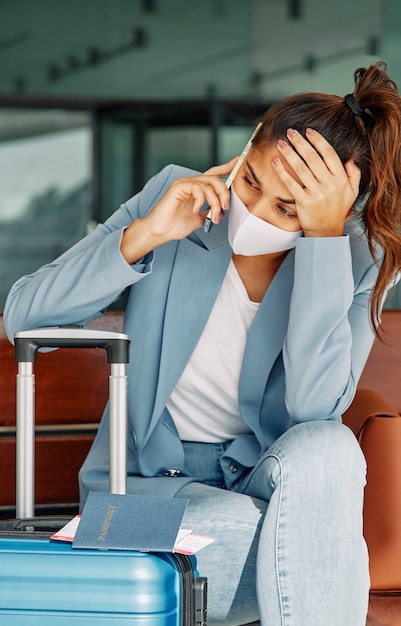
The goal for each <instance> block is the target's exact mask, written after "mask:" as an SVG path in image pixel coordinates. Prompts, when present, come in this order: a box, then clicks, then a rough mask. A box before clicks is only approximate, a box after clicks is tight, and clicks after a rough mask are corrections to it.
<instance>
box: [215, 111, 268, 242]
mask: <svg viewBox="0 0 401 626" xmlns="http://www.w3.org/2000/svg"><path fill="white" fill-rule="evenodd" d="M261 126H262V122H259V124H258V125H257V126H256V128H255V130H254V131H253V133H252V135H251V137H250V139H249V141H248V143H247V144H246V146H245V148H244V149H243V151H242V152H241V154H240V157H239V159H238V161H237V162H236V164H235V165H234V167H233V169H232V171H231V173H230V175H229V176H228V178H227V180H226V185H227V188H228V189H230V187H231V185H232V184H233V180H234V178H235V177H236V175H237V172H238V170H239V168H240V167H241V165H242V164H243V162H244V161H245V159H246V157H247V156H248V153H249V152H250V150H251V148H252V141H253V138H254V137H255V135H256V133H257V132H258V130H259V128H260V127H261ZM212 226H213V222H212V212H211V210H209V212H208V214H207V216H206V219H205V223H204V225H203V230H204V232H205V233H208V232H209V231H210V229H211V227H212Z"/></svg>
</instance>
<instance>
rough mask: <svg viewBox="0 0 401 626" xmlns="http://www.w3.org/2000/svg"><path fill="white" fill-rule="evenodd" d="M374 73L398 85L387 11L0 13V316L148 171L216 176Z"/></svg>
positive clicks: (353, 3) (116, 1) (399, 61)
mask: <svg viewBox="0 0 401 626" xmlns="http://www.w3.org/2000/svg"><path fill="white" fill-rule="evenodd" d="M378 60H384V61H385V62H386V63H387V64H388V71H389V74H390V76H391V77H392V78H393V79H394V80H395V81H396V82H398V83H399V84H400V86H401V3H400V1H399V0H363V1H362V0H202V1H200V2H199V1H198V2H195V1H193V0H79V1H78V0H34V1H32V0H13V1H11V0H0V311H2V309H3V306H4V300H5V297H6V294H7V293H8V290H9V288H10V287H11V285H12V283H13V282H14V281H15V280H16V279H17V278H19V277H20V276H21V275H23V274H27V273H30V272H32V271H34V270H35V269H37V268H38V267H39V266H40V265H42V264H43V263H46V262H48V261H50V260H52V259H54V258H55V257H56V256H57V255H58V254H61V253H62V252H63V251H64V250H65V249H67V248H69V247H70V246H71V245H72V244H73V243H74V242H75V241H77V240H79V239H81V238H82V237H83V236H84V235H85V234H86V233H88V232H89V231H90V230H91V229H92V228H93V226H94V225H95V224H96V223H98V222H99V221H104V220H105V219H106V218H107V217H108V216H109V215H110V214H111V213H112V212H114V211H115V209H116V208H118V206H119V205H120V204H121V202H123V201H124V200H126V199H127V198H129V197H130V196H131V195H133V194H134V193H135V192H136V191H138V190H139V189H140V188H141V187H142V186H143V184H144V182H145V181H146V180H147V179H148V178H149V177H150V176H152V175H153V174H155V173H156V172H157V171H158V170H159V169H160V168H162V167H163V166H164V165H166V164H168V163H171V162H175V163H179V164H181V165H187V166H190V167H194V168H197V169H201V170H202V169H206V168H207V167H209V166H210V165H212V164H215V163H219V162H223V161H224V160H227V159H229V158H231V157H232V156H234V155H235V154H237V153H239V152H240V151H241V150H242V148H243V146H244V144H245V143H246V141H247V139H248V137H249V133H250V131H251V129H252V128H253V126H254V124H255V121H256V120H257V118H258V116H259V115H260V114H261V113H262V112H263V111H264V110H265V109H266V108H267V107H268V106H269V105H271V104H272V103H274V102H275V101H277V100H278V99H281V98H282V97H285V96H287V95H290V94H292V93H295V92H299V91H325V92H328V93H335V94H338V95H345V94H346V93H349V92H352V91H353V86H354V80H353V72H354V71H355V69H356V68H358V67H366V66H367V65H370V64H371V63H375V62H377V61H378ZM399 304H400V308H401V298H399V297H398V296H397V293H396V294H395V295H394V296H393V297H392V298H391V300H390V299H389V300H388V303H387V307H388V308H398V305H399Z"/></svg>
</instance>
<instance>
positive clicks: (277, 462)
mask: <svg viewBox="0 0 401 626" xmlns="http://www.w3.org/2000/svg"><path fill="white" fill-rule="evenodd" d="M184 448H185V452H186V461H187V466H188V467H190V468H191V474H192V475H193V476H199V475H202V476H204V477H205V480H206V481H207V482H208V483H209V484H202V483H198V482H195V483H192V484H190V485H187V486H186V487H184V488H182V489H181V490H180V491H179V493H178V494H177V495H178V497H185V498H188V499H189V500H190V502H189V504H188V508H187V511H186V513H185V517H184V521H183V527H185V528H191V529H193V530H194V531H197V532H201V533H204V534H208V535H212V536H214V537H216V542H215V543H213V544H211V545H209V546H207V547H206V548H204V549H203V550H201V551H200V552H199V553H198V554H197V560H198V569H199V572H200V573H201V575H203V576H207V578H208V590H209V591H208V622H209V623H210V624H213V625H214V626H216V625H217V624H219V625H220V624H225V625H228V624H230V625H231V624H232V625H238V624H246V623H247V622H251V621H255V620H258V619H260V621H261V624H262V626H365V624H366V615H367V607H368V597H369V573H368V556H367V548H366V544H365V541H364V539H363V535H362V506H363V490H364V485H365V472H366V467H365V459H364V457H363V454H362V452H361V450H360V447H359V445H358V443H357V441H356V439H355V437H354V435H353V434H352V433H351V431H350V430H349V429H348V428H347V427H346V426H343V425H341V424H338V423H334V422H325V421H319V422H308V423H303V424H299V425H297V426H294V427H293V428H291V429H290V430H289V431H287V432H286V433H285V434H284V435H282V436H281V437H280V438H279V439H278V440H277V441H276V442H275V443H274V444H273V445H272V446H271V448H270V449H269V450H268V451H267V452H266V453H265V454H264V455H263V457H261V459H260V460H259V462H258V464H257V466H256V467H255V468H254V469H253V470H252V471H251V472H250V473H249V474H248V475H247V476H246V477H245V478H243V479H242V481H241V483H240V484H239V485H236V489H238V491H228V490H226V489H225V488H224V485H223V483H222V473H221V470H220V468H219V458H220V456H221V454H222V452H223V449H224V445H221V444H197V443H184ZM213 485H216V486H213Z"/></svg>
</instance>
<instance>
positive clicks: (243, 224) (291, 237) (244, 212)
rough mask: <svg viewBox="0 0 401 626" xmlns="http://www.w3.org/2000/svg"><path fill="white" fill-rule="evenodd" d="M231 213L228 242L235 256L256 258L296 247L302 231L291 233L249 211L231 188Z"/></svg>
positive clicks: (229, 215)
mask: <svg viewBox="0 0 401 626" xmlns="http://www.w3.org/2000/svg"><path fill="white" fill-rule="evenodd" d="M230 192H231V199H230V211H229V213H228V241H229V242H230V246H231V247H232V249H233V252H234V254H242V255H243V256H256V255H259V254H271V253H273V252H283V251H284V250H290V249H291V248H293V247H294V246H295V243H296V240H297V239H298V237H300V236H301V235H302V232H303V231H302V230H298V231H296V232H289V231H288V230H283V229H282V228H278V227H277V226H273V224H269V222H265V221H264V220H262V219H261V218H260V217H257V216H256V215H253V214H252V213H250V212H249V211H248V209H247V208H246V206H245V204H244V203H243V202H242V200H240V199H239V197H238V196H237V194H236V193H235V191H234V189H233V188H232V187H231V189H230Z"/></svg>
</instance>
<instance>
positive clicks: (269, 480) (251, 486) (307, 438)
mask: <svg viewBox="0 0 401 626" xmlns="http://www.w3.org/2000/svg"><path fill="white" fill-rule="evenodd" d="M365 477H366V463H365V459H364V456H363V453H362V450H361V448H360V446H359V444H358V441H357V439H356V437H355V436H354V434H353V433H352V431H351V430H350V429H349V428H348V427H347V426H344V425H343V424H341V423H338V422H332V421H323V420H322V421H316V422H304V423H302V424H297V425H296V426H293V427H292V428H290V429H289V430H288V431H287V432H286V433H284V434H283V435H282V436H281V437H279V439H277V440H276V441H275V442H274V444H273V445H272V446H271V447H270V448H269V449H268V450H267V452H266V453H265V454H264V455H263V457H262V458H261V459H260V461H259V463H258V465H257V466H256V467H255V469H254V470H253V472H251V474H250V475H249V477H248V480H247V482H246V484H245V485H244V492H245V493H250V494H251V495H254V496H256V497H263V496H262V493H263V494H265V498H266V499H269V497H270V496H271V494H272V492H273V491H274V490H275V488H276V487H277V485H278V484H279V483H280V482H281V480H282V479H283V478H285V479H286V481H290V483H292V484H293V485H294V486H295V485H296V484H298V483H299V486H301V485H303V488H305V486H307V488H308V489H312V487H314V488H315V489H316V490H317V491H318V490H319V485H321V487H322V489H324V490H327V489H330V488H331V487H334V485H335V484H337V485H340V486H342V487H343V488H344V490H345V491H347V487H346V485H347V483H348V482H349V483H350V485H352V486H353V487H355V488H357V489H358V490H359V491H360V488H361V487H363V486H364V485H365ZM255 489H256V491H255Z"/></svg>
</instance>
